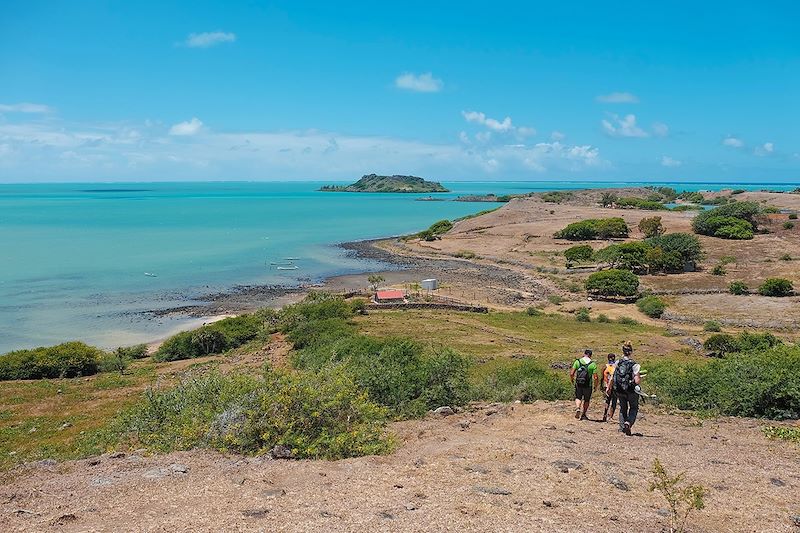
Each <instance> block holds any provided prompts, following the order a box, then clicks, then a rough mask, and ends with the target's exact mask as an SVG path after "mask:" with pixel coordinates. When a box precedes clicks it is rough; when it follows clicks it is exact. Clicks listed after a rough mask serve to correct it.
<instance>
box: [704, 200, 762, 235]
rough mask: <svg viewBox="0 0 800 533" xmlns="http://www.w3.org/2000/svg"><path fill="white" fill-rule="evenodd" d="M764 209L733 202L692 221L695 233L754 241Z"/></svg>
mask: <svg viewBox="0 0 800 533" xmlns="http://www.w3.org/2000/svg"><path fill="white" fill-rule="evenodd" d="M761 212H762V208H761V206H760V205H759V204H757V203H755V202H733V203H729V204H727V205H723V206H720V207H716V208H714V209H709V210H708V211H703V212H701V213H699V214H698V215H697V216H696V217H694V220H692V228H693V229H694V232H695V233H699V234H701V235H710V236H713V237H720V238H723V239H752V238H753V231H754V230H755V228H756V217H757V216H758V215H759V214H760V213H761Z"/></svg>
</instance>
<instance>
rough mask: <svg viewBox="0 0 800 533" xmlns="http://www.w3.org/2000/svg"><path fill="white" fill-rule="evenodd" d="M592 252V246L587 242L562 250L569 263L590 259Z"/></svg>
mask: <svg viewBox="0 0 800 533" xmlns="http://www.w3.org/2000/svg"><path fill="white" fill-rule="evenodd" d="M593 253H594V251H593V250H592V247H591V246H589V245H588V244H579V245H577V246H571V247H569V248H567V249H566V250H564V257H565V258H566V260H567V262H569V263H572V262H575V263H580V262H582V261H588V260H589V259H591V258H592V254H593Z"/></svg>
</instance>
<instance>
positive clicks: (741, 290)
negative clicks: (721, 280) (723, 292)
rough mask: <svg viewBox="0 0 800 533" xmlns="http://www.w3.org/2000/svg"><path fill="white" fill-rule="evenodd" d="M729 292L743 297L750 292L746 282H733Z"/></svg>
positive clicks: (729, 286)
mask: <svg viewBox="0 0 800 533" xmlns="http://www.w3.org/2000/svg"><path fill="white" fill-rule="evenodd" d="M728 292H729V293H731V294H736V295H742V294H747V293H749V292H750V289H749V288H748V287H747V284H746V283H745V282H744V281H731V283H730V284H729V285H728Z"/></svg>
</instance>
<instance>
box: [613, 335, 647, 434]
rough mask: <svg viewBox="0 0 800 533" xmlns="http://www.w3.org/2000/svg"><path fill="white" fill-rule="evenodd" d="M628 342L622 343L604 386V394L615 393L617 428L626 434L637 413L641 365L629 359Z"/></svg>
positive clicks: (630, 351)
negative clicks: (617, 360) (621, 354)
mask: <svg viewBox="0 0 800 533" xmlns="http://www.w3.org/2000/svg"><path fill="white" fill-rule="evenodd" d="M626 347H628V348H630V344H629V343H626V345H623V356H622V359H621V360H620V361H619V362H618V363H617V368H616V369H615V370H614V375H613V377H612V379H611V381H610V382H609V384H608V386H607V387H606V394H607V395H608V394H611V393H612V392H613V393H615V394H616V396H617V401H618V402H619V430H620V431H621V432H622V433H624V434H626V435H630V434H631V428H632V427H633V424H634V423H635V422H636V415H638V414H639V393H640V392H641V388H640V387H639V383H640V382H641V379H642V378H641V375H640V372H641V366H640V365H639V364H638V363H637V362H636V361H634V360H633V359H631V355H630V354H631V353H632V351H633V350H632V349H629V350H626V349H625V348H626Z"/></svg>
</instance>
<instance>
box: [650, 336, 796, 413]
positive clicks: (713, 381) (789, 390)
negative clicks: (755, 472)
mask: <svg viewBox="0 0 800 533" xmlns="http://www.w3.org/2000/svg"><path fill="white" fill-rule="evenodd" d="M649 370H650V372H649V373H648V378H647V379H648V382H650V383H652V384H653V385H654V386H655V387H656V390H657V392H658V395H659V396H661V397H662V399H663V400H665V401H666V402H667V403H671V404H673V405H675V406H676V407H678V408H680V409H693V410H698V411H710V412H713V413H719V414H722V415H727V416H747V417H763V418H772V419H797V418H798V417H800V388H798V387H797V384H798V383H800V347H797V346H794V347H787V346H776V347H773V348H769V349H765V350H755V351H750V352H742V353H732V354H731V355H729V356H728V357H726V358H725V359H715V360H713V361H711V362H710V363H693V364H688V365H679V364H676V363H659V364H656V365H654V366H653V367H652V368H650V369H649Z"/></svg>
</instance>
